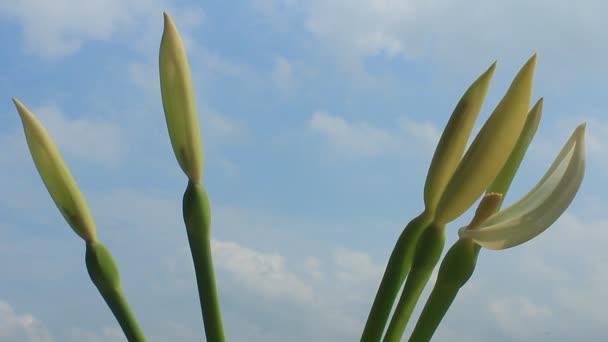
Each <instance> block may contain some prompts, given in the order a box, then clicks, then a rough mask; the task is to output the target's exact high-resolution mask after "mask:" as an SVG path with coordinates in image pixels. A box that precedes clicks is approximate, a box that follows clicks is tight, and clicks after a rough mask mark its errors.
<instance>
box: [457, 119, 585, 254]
mask: <svg viewBox="0 0 608 342" xmlns="http://www.w3.org/2000/svg"><path fill="white" fill-rule="evenodd" d="M584 138H585V124H581V125H579V126H578V127H577V128H576V130H575V131H574V133H573V134H572V136H571V137H570V139H569V140H568V142H566V144H565V145H564V147H563V148H562V150H561V152H560V153H559V155H558V156H557V158H556V159H555V161H554V162H553V164H552V165H551V167H550V168H549V170H548V171H547V173H545V175H544V176H543V178H542V179H541V180H540V181H539V182H538V184H537V185H536V186H535V187H534V188H533V189H532V190H531V191H530V192H529V193H528V194H527V195H525V196H524V197H522V198H521V199H520V200H519V201H517V202H515V203H514V204H512V205H511V206H509V207H508V208H506V209H505V210H502V211H500V212H498V213H496V214H495V215H492V216H491V217H490V218H488V220H487V221H486V222H485V223H483V224H482V225H481V226H480V227H478V228H476V229H468V227H464V228H461V229H460V230H459V232H458V233H459V235H460V237H461V238H471V239H473V240H474V241H475V242H476V243H477V244H479V245H481V246H482V247H485V248H488V249H506V248H510V247H514V246H517V245H520V244H522V243H524V242H526V241H528V240H530V239H532V238H534V237H535V236H537V235H539V234H540V233H542V232H543V231H545V230H546V229H547V228H548V227H549V226H551V224H553V223H554V222H555V221H556V220H557V219H558V218H559V217H560V216H561V215H562V213H563V212H564V211H565V210H566V208H568V206H569V205H570V203H571V202H572V200H573V199H574V196H575V195H576V193H577V191H578V189H579V187H580V185H581V182H582V180H583V176H584V173H585V144H584Z"/></svg>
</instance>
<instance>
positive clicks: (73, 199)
mask: <svg viewBox="0 0 608 342" xmlns="http://www.w3.org/2000/svg"><path fill="white" fill-rule="evenodd" d="M13 102H14V103H15V107H17V112H19V116H20V117H21V122H22V123H23V130H24V131H25V139H26V140H27V145H28V147H29V149H30V154H31V155H32V159H33V160H34V164H36V168H37V169H38V173H39V174H40V177H41V178H42V181H43V182H44V185H45V186H46V189H47V190H48V192H49V194H50V195H51V197H52V198H53V201H54V202H55V204H56V205H57V208H59V211H60V212H61V214H62V215H63V217H64V218H65V220H66V221H67V223H68V224H69V225H70V227H72V229H73V230H74V231H75V232H76V234H78V235H79V236H80V237H81V238H83V239H84V240H85V241H87V242H91V243H92V242H95V241H96V235H95V234H96V233H95V222H93V217H92V216H91V213H90V212H89V207H88V206H87V203H86V202H85V200H84V197H83V196H82V193H80V190H79V189H78V185H76V182H75V181H74V178H73V177H72V174H71V173H70V170H69V169H68V168H67V166H66V165H65V163H64V162H63V159H62V158H61V155H60V154H59V151H58V150H57V147H55V144H54V143H53V140H52V139H51V137H50V136H49V134H48V133H47V131H46V129H45V128H44V126H43V125H42V124H41V123H40V121H38V120H37V119H36V117H34V115H32V113H30V111H29V110H28V109H27V108H26V107H25V106H24V105H23V104H22V103H21V102H19V100H17V99H13Z"/></svg>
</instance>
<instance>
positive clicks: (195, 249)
mask: <svg viewBox="0 0 608 342" xmlns="http://www.w3.org/2000/svg"><path fill="white" fill-rule="evenodd" d="M183 210H184V222H185V223H186V232H187V233H188V242H189V244H190V251H191V253H192V261H193V263H194V271H195V273H196V283H197V285H198V295H199V301H200V305H201V310H202V314H203V322H204V324H205V335H206V337H207V341H208V342H223V341H225V340H226V338H225V337H224V328H223V325H222V315H221V311H220V303H219V297H218V293H217V288H216V285H215V274H214V271H213V259H212V256H211V237H210V231H211V208H210V207H209V199H208V197H207V192H206V191H205V188H204V187H203V186H202V185H201V184H196V183H193V182H191V181H189V182H188V187H187V188H186V192H185V193H184V200H183Z"/></svg>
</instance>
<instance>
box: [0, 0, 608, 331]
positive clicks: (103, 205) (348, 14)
mask: <svg viewBox="0 0 608 342" xmlns="http://www.w3.org/2000/svg"><path fill="white" fill-rule="evenodd" d="M164 10H167V11H168V12H169V13H170V14H171V15H172V17H173V18H174V20H175V22H176V25H177V27H178V29H179V30H180V33H181V34H182V37H183V38H184V41H185V44H186V49H187V51H188V56H189V61H190V67H191V70H192V73H193V81H194V87H195V92H196V97H197V103H198V107H199V115H200V126H201V131H202V139H203V144H204V151H205V170H204V176H203V184H204V185H205V186H206V187H207V189H208V192H209V196H210V199H211V201H212V209H213V238H214V253H215V254H214V256H215V263H216V273H217V278H218V286H219V291H220V296H221V302H222V305H223V306H222V308H223V313H224V320H225V328H226V334H227V337H228V339H229V340H231V341H316V340H321V341H353V340H357V339H358V337H359V335H360V332H361V330H362V327H363V324H364V322H365V319H366V317H367V313H368V310H369V308H370V305H371V301H372V300H373V297H374V295H375V292H376V289H377V286H378V284H379V280H380V277H381V275H382V272H383V269H384V265H385V263H386V261H387V258H388V255H389V253H390V252H391V250H392V248H393V244H394V242H395V240H396V237H397V236H398V234H399V232H400V231H401V229H402V227H403V225H404V224H406V223H407V222H408V221H409V220H410V219H411V218H412V217H414V216H415V215H417V214H418V213H419V212H420V211H421V210H422V188H423V182H424V178H425V175H426V171H427V168H428V164H429V162H430V159H431V157H432V152H433V150H434V147H435V144H436V142H437V139H438V137H439V135H440V133H441V131H442V129H443V126H444V125H445V123H446V121H447V119H448V117H449V114H450V113H451V112H452V110H453V108H454V105H455V104H456V102H457V101H458V99H459V98H460V96H461V95H462V93H463V92H464V90H465V89H466V88H467V87H468V86H469V84H470V83H471V82H472V81H473V80H474V79H475V78H476V77H477V76H478V75H479V74H480V73H481V72H483V71H484V70H485V69H486V68H487V67H488V66H489V65H490V64H491V63H492V62H493V61H494V60H498V65H497V70H496V73H495V76H494V79H493V81H492V84H491V86H490V91H489V93H488V96H487V99H486V103H485V105H484V107H483V109H482V113H481V115H480V121H479V122H482V121H481V120H484V119H485V118H486V117H487V116H488V115H489V113H490V112H491V110H492V109H493V107H494V106H495V105H496V104H497V102H498V100H499V99H500V98H501V97H502V95H503V94H504V91H505V90H506V89H507V87H508V85H509V83H510V81H511V79H512V77H513V76H514V75H515V73H516V71H517V70H518V68H519V67H520V66H521V65H522V64H523V63H524V62H525V61H526V60H527V58H529V56H531V55H532V53H534V52H538V62H537V69H536V76H535V84H534V94H533V96H534V99H533V100H534V101H535V100H536V99H538V98H539V97H541V96H542V97H544V98H545V102H544V111H543V118H542V121H541V126H540V128H539V130H538V134H537V136H536V138H535V140H534V141H533V143H532V146H531V148H530V151H529V152H528V155H527V156H526V158H525V160H524V163H523V165H522V169H521V171H520V172H519V174H518V176H517V178H516V180H515V182H514V184H513V186H512V190H511V192H510V193H509V196H508V197H507V199H506V201H507V203H509V202H512V201H513V200H514V199H516V198H518V197H520V196H521V195H523V194H524V193H525V192H526V191H527V189H529V188H530V187H531V186H532V185H533V184H534V183H535V182H536V181H537V180H538V179H539V178H540V177H541V176H542V174H543V173H544V171H545V170H546V168H547V167H548V166H549V164H550V162H551V160H552V159H553V158H554V156H555V155H556V154H557V152H558V151H559V149H560V147H561V145H562V144H563V143H564V142H565V141H566V139H567V137H568V136H569V135H570V133H571V132H572V130H574V128H575V127H576V125H577V124H578V123H580V122H582V121H586V122H587V123H588V125H587V139H586V143H587V156H588V163H587V173H586V177H585V180H584V181H583V185H582V187H581V189H580V191H579V195H578V196H577V198H576V199H575V201H574V202H573V204H572V205H571V206H570V208H569V209H568V211H567V212H566V214H564V215H563V216H562V218H561V219H560V220H559V221H558V222H556V223H555V224H554V225H553V226H552V227H551V228H550V229H549V230H547V231H546V232H545V233H543V234H542V235H541V236H539V237H538V238H536V239H534V240H533V241H531V242H529V243H527V244H525V245H522V246H519V247H517V248H513V249H510V250H506V251H500V252H494V251H483V252H482V254H481V256H480V259H479V263H478V267H477V270H476V273H475V275H474V276H473V278H472V279H471V281H469V283H468V284H467V285H466V287H465V288H464V289H463V290H462V291H461V293H460V295H459V297H458V298H457V300H456V301H455V303H454V305H453V307H452V309H451V310H450V312H449V313H448V315H447V317H446V319H445V320H444V322H443V324H442V326H441V327H440V329H439V330H438V332H437V335H436V339H437V340H439V341H443V340H454V341H488V340H492V341H571V340H573V339H575V338H576V339H577V340H578V341H603V340H604V339H605V338H606V336H607V335H606V332H605V326H606V324H608V316H606V315H605V312H604V310H603V305H604V304H605V303H608V288H606V286H605V284H606V281H607V280H608V267H606V265H607V264H608V252H606V248H605V246H606V245H607V244H608V231H607V228H608V214H607V213H606V210H605V208H607V207H608V195H606V193H605V191H603V189H606V187H605V183H606V181H608V178H607V176H606V174H607V171H608V163H607V162H606V161H605V160H606V158H605V156H606V155H608V140H606V139H607V138H606V137H607V136H608V119H607V118H606V114H605V112H606V110H608V106H607V105H606V104H605V93H606V91H607V90H608V89H607V87H606V84H605V81H604V80H605V77H604V75H606V74H607V73H608V66H606V64H605V60H607V58H608V48H607V45H606V42H607V41H608V32H607V31H606V30H605V29H604V24H603V22H604V14H605V13H607V10H608V3H605V2H603V1H599V0H595V1H593V0H588V1H583V0H581V1H578V2H577V3H576V5H574V4H573V3H572V2H570V1H565V0H560V1H535V2H528V1H523V0H517V1H501V2H497V1H481V0H471V1H465V2H462V1H459V2H456V1H442V2H440V1H423V0H410V1H397V0H384V1H380V0H367V1H364V0H357V1H347V0H343V1H338V0H333V1H327V0H310V1H305V2H304V1H301V2H300V1H293V0H250V1H244V0H243V1H231V2H229V4H227V2H218V1H171V2H170V1H165V0H152V1H142V0H96V1H91V2H89V3H87V4H86V5H84V2H81V1H77V0H56V1H53V2H47V1H42V0H21V1H3V2H0V44H1V46H2V47H3V48H2V50H1V52H0V62H1V65H2V66H3V68H2V72H1V73H0V94H1V95H2V96H3V97H2V98H3V99H4V100H2V101H0V113H1V117H2V122H3V124H2V125H0V189H2V196H0V236H2V238H1V239H0V270H1V272H2V281H0V340H2V341H36V342H38V341H68V342H70V341H86V342H89V341H90V342H94V341H122V340H123V339H124V338H123V337H122V336H121V331H120V330H119V328H118V326H117V324H116V322H115V320H114V318H113V316H112V315H111V313H110V311H109V310H108V309H107V307H106V306H105V304H104V303H103V302H102V299H101V297H100V296H99V295H98V293H97V291H96V289H95V288H94V287H93V285H92V284H91V282H90V280H89V279H88V275H87V274H86V269H85V266H84V245H83V243H82V241H81V240H80V239H79V238H78V237H77V236H76V235H75V234H73V232H72V231H71V230H70V229H69V228H68V226H67V225H66V224H65V222H64V221H63V219H62V217H61V216H60V214H59V212H58V210H57V209H56V208H55V207H54V206H53V203H52V201H51V199H50V196H49V195H48V194H47V192H46V189H45V188H44V186H43V183H42V182H41V181H40V178H39V176H38V175H37V173H36V170H35V167H34V165H33V163H32V161H31V158H30V156H29V153H28V151H27V147H26V144H25V137H24V135H23V130H22V127H21V123H20V121H19V118H18V115H17V113H16V110H15V109H14V107H13V105H12V102H11V101H10V98H11V97H16V98H18V99H20V100H21V101H22V102H23V103H24V104H25V105H26V106H28V108H29V109H30V110H31V111H32V112H33V113H34V114H35V115H37V116H38V117H39V118H40V120H41V121H42V122H43V124H44V125H45V126H46V127H47V129H48V130H49V132H50V134H51V135H52V136H53V137H54V139H55V142H56V144H57V145H58V148H59V150H60V151H61V153H62V154H63V157H64V159H65V160H66V163H67V164H68V165H69V167H70V169H71V170H72V173H73V175H74V177H75V178H76V180H77V182H78V184H79V185H80V188H81V190H82V192H83V194H84V195H85V197H86V199H87V202H88V204H89V206H90V208H91V210H92V213H93V215H94V217H95V220H96V222H97V227H98V228H97V229H98V235H99V238H100V240H102V241H103V242H104V243H105V244H106V246H107V247H108V248H109V249H110V250H111V251H112V253H113V254H114V256H115V258H116V260H117V262H118V264H119V267H120V269H121V272H122V282H123V287H124V290H125V292H126V294H127V296H128V298H129V300H130V302H131V305H132V308H133V310H134V311H135V313H136V315H137V317H138V319H139V320H140V323H141V325H142V328H143V329H144V330H145V331H146V334H147V335H148V337H149V340H150V341H168V340H179V341H199V340H200V339H201V336H202V334H203V329H202V323H201V320H200V314H199V307H198V300H197V297H196V296H197V294H196V288H195V283H194V274H193V271H192V263H191V260H190V256H189V251H188V247H187V241H186V236H185V231H184V227H183V222H182V221H181V207H180V206H181V196H182V193H183V191H184V189H185V186H186V180H185V179H186V178H185V176H184V175H183V174H182V173H181V170H180V169H179V167H178V165H177V163H176V161H175V158H174V157H173V154H172V150H171V147H170V144H169V139H168V134H167V132H166V126H165V122H164V114H163V112H162V105H161V101H160V89H159V85H158V66H157V60H158V47H159V43H160V37H161V32H162V22H163V21H162V12H163V11H164ZM479 126H480V125H479V124H478V125H477V127H479ZM470 216H471V213H470V212H468V213H467V214H465V215H464V216H463V217H462V218H461V219H459V220H457V221H456V222H454V223H453V224H451V225H450V226H449V228H448V241H447V244H446V245H447V246H449V245H451V243H452V242H453V241H454V240H455V238H456V230H457V228H458V227H459V226H460V225H462V224H463V223H465V222H466V221H467V220H468V219H470Z"/></svg>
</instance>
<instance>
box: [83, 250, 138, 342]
mask: <svg viewBox="0 0 608 342" xmlns="http://www.w3.org/2000/svg"><path fill="white" fill-rule="evenodd" d="M86 246H87V250H86V254H85V261H86V265H87V270H88V271H89V276H90V277H91V281H92V282H93V284H95V286H96V287H97V289H98V290H99V293H100V294H101V296H102V297H103V299H104V300H105V301H106V303H107V304H108V306H109V307H110V310H112V313H113V314H114V317H116V320H117V321H118V324H120V327H121V328H122V330H123V332H124V333H125V336H126V337H127V340H129V341H130V342H144V341H146V338H145V336H144V334H143V332H142V331H141V329H140V328H139V325H138V324H137V320H136V319H135V316H134V315H133V312H132V311H131V309H130V308H129V303H127V300H126V298H125V295H124V293H123V292H122V288H121V286H120V275H119V273H118V267H117V266H116V263H115V262H114V259H113V258H112V254H110V251H108V249H107V248H106V247H105V246H104V245H103V244H101V242H97V241H96V242H93V243H88V242H87V244H86Z"/></svg>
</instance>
